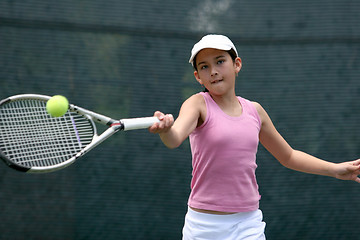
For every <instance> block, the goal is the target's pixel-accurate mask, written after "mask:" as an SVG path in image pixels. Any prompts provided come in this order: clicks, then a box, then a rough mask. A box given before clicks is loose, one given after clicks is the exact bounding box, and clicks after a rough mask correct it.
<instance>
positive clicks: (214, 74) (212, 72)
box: [211, 68, 218, 76]
mask: <svg viewBox="0 0 360 240" xmlns="http://www.w3.org/2000/svg"><path fill="white" fill-rule="evenodd" d="M216 75H218V72H217V70H216V68H211V76H216Z"/></svg>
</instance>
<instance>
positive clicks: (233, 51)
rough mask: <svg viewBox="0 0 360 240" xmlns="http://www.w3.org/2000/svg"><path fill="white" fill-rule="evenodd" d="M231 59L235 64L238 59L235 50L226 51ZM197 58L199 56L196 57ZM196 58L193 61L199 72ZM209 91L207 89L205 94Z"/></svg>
mask: <svg viewBox="0 0 360 240" xmlns="http://www.w3.org/2000/svg"><path fill="white" fill-rule="evenodd" d="M226 52H227V53H228V54H229V55H230V57H231V59H232V60H233V62H235V59H236V58H237V57H238V56H237V54H236V52H235V50H234V49H230V50H229V51H226ZM196 56H197V55H196ZM196 56H195V57H194V60H193V66H194V69H195V70H196V71H197V66H196ZM208 91H209V90H207V89H206V88H205V89H204V92H208Z"/></svg>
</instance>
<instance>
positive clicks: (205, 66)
mask: <svg viewBox="0 0 360 240" xmlns="http://www.w3.org/2000/svg"><path fill="white" fill-rule="evenodd" d="M207 68H208V66H207V65H203V66H201V67H200V69H207Z"/></svg>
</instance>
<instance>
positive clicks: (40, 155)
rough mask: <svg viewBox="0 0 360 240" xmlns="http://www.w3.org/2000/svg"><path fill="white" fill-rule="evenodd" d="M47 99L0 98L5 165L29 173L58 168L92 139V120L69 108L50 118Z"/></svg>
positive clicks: (0, 135) (27, 96)
mask: <svg viewBox="0 0 360 240" xmlns="http://www.w3.org/2000/svg"><path fill="white" fill-rule="evenodd" d="M50 98H51V97H49V96H45V95H36V94H22V95H16V96H12V97H9V98H7V99H4V100H2V101H0V157H1V159H2V160H4V162H5V163H6V164H7V165H8V166H10V167H12V168H14V169H16V170H19V171H23V172H29V173H38V172H39V173H41V172H51V171H55V170H59V169H61V168H64V167H66V166H68V165H70V164H71V163H73V162H74V161H75V160H76V159H77V158H78V156H77V154H78V153H79V152H80V151H81V150H82V149H83V148H85V147H86V146H87V145H89V144H90V143H91V142H92V141H93V139H94V137H95V136H96V126H95V124H94V122H93V121H92V119H91V118H90V117H87V116H86V115H81V114H78V113H77V112H76V111H71V110H69V111H67V112H66V113H65V115H63V116H62V117H57V118H54V117H51V116H50V115H49V114H48V113H47V111H46V102H47V101H48V100H49V99H50Z"/></svg>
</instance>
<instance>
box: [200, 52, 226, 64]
mask: <svg viewBox="0 0 360 240" xmlns="http://www.w3.org/2000/svg"><path fill="white" fill-rule="evenodd" d="M224 57H225V55H220V56H217V57H215V60H217V59H219V58H224ZM201 64H206V61H203V62H199V63H198V64H197V65H198V66H199V65H201Z"/></svg>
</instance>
